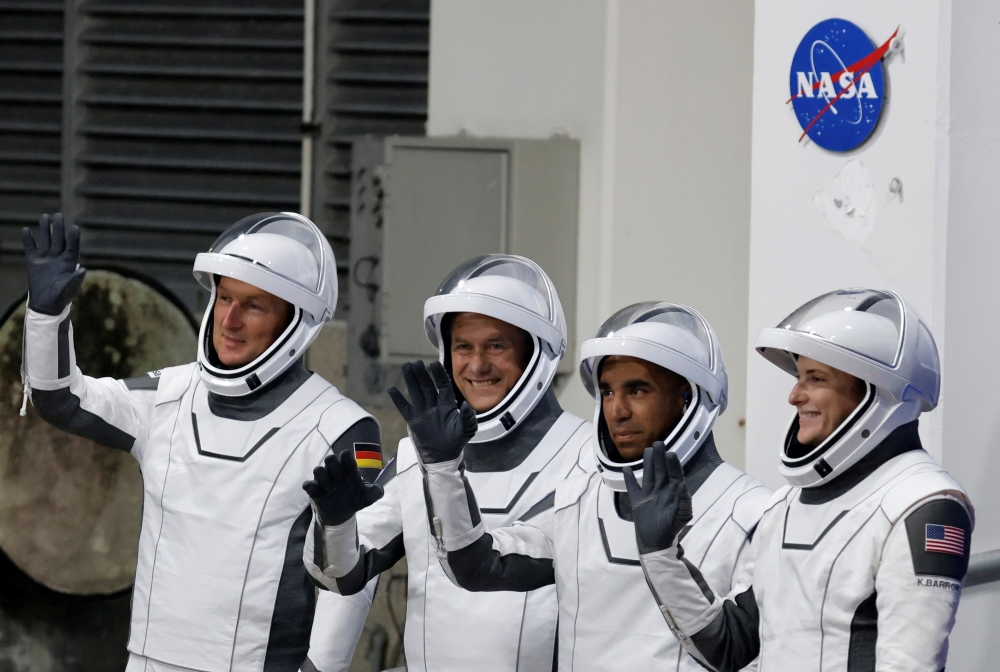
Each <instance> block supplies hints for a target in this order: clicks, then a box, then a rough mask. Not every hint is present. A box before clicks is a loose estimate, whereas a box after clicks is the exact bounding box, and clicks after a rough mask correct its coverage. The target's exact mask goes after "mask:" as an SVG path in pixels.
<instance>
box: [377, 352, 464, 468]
mask: <svg viewBox="0 0 1000 672" xmlns="http://www.w3.org/2000/svg"><path fill="white" fill-rule="evenodd" d="M431 375H433V376H434V378H433V380H432V379H431ZM403 379H404V380H405V381H406V389H407V390H408V391H409V393H410V399H412V400H413V405H412V406H411V405H410V403H409V402H408V401H406V397H404V396H403V395H402V393H401V392H400V391H399V390H397V389H396V388H395V387H390V388H389V396H390V397H392V403H394V404H396V408H397V409H399V412H400V413H401V414H402V416H403V419H404V420H406V425H407V427H409V428H410V438H411V439H413V445H414V446H415V447H416V449H417V452H418V453H419V454H420V459H421V460H422V461H423V462H424V464H435V463H437V462H450V461H451V460H454V459H456V458H457V457H458V456H459V455H460V454H461V453H462V449H463V448H465V444H467V443H468V442H469V440H470V439H471V438H472V437H473V436H475V435H476V429H477V428H478V426H479V425H478V423H477V422H476V412H475V411H474V410H472V407H471V406H469V402H467V401H463V402H462V407H461V408H459V406H458V400H456V399H455V391H454V390H453V389H452V388H451V378H449V377H448V372H447V371H445V370H444V366H442V365H441V362H431V372H430V374H428V373H427V369H426V368H425V367H424V363H423V362H419V361H418V362H408V363H406V364H403Z"/></svg>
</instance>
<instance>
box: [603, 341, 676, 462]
mask: <svg viewBox="0 0 1000 672" xmlns="http://www.w3.org/2000/svg"><path fill="white" fill-rule="evenodd" d="M599 386H600V390H601V409H602V411H603V413H604V422H605V423H606V424H607V426H608V432H609V433H610V434H611V440H612V441H613V442H614V444H615V448H617V449H618V454H619V455H621V457H622V459H623V460H625V461H626V462H633V461H635V460H638V459H640V458H641V457H642V453H643V451H644V450H645V449H646V448H647V447H649V446H651V445H653V442H654V441H660V440H662V439H663V438H664V437H666V436H667V434H669V433H670V431H671V430H673V428H674V427H676V426H677V423H678V422H679V421H680V419H681V417H683V415H684V393H685V392H688V393H690V392H691V385H690V384H689V383H688V382H687V380H685V379H684V378H683V377H682V376H678V375H677V374H676V373H673V372H672V371H667V370H666V369H664V368H663V367H661V366H657V365H656V364H653V363H652V362H647V361H646V360H643V359H637V358H635V357H622V356H618V355H614V356H611V357H608V358H606V359H605V360H604V361H603V362H602V364H601V377H600V380H599Z"/></svg>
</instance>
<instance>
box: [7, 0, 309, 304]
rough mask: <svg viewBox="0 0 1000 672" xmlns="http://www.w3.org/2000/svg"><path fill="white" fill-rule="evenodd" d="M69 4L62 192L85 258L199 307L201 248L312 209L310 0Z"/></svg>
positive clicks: (73, 1) (201, 296)
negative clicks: (229, 233)
mask: <svg viewBox="0 0 1000 672" xmlns="http://www.w3.org/2000/svg"><path fill="white" fill-rule="evenodd" d="M70 4H71V5H72V6H73V8H74V11H73V16H72V17H70V21H69V22H68V24H69V28H68V32H67V36H68V39H67V51H68V53H67V58H66V67H67V71H68V72H70V73H71V75H72V77H71V79H72V81H71V82H70V83H69V85H68V86H67V90H66V99H67V105H68V110H67V116H66V148H65V152H66V153H65V160H64V183H63V195H64V201H65V203H64V208H65V211H66V212H67V215H68V216H70V217H71V218H72V219H73V220H74V221H76V222H77V223H79V224H80V225H81V226H82V227H83V229H84V236H83V255H84V261H85V262H87V261H88V260H93V262H91V263H101V264H109V263H110V264H116V265H120V266H124V267H126V268H129V269H132V270H134V271H138V272H141V273H147V274H153V275H155V276H156V277H157V279H158V280H160V282H162V283H163V284H164V285H166V286H167V287H169V288H170V289H171V290H173V291H174V292H176V293H177V295H178V296H179V297H180V298H181V300H182V301H183V302H184V303H185V305H186V306H187V307H188V309H189V310H191V311H192V312H193V313H195V314H197V313H199V312H200V311H201V310H202V309H203V308H204V304H205V299H206V297H205V296H204V291H203V290H202V289H201V288H200V287H198V285H197V284H196V283H195V281H194V279H193V278H192V276H191V263H192V262H193V261H194V257H195V255H196V254H197V253H198V252H200V251H204V250H205V249H207V247H208V246H209V245H210V244H211V242H212V240H213V239H214V238H215V237H216V236H217V235H218V234H219V233H220V232H221V231H222V230H223V229H224V228H225V227H226V226H228V225H229V224H232V223H233V222H235V221H236V220H237V219H239V218H241V217H243V216H246V215H248V214H251V213H253V212H260V211H268V210H293V211H297V210H299V206H300V202H299V193H300V185H301V180H300V174H301V150H300V144H301V128H300V126H301V124H300V116H301V110H302V102H301V101H302V50H303V39H302V35H303V30H302V26H303V5H302V0H242V1H241V0H201V1H196V0H168V1H167V2H153V3H150V2H148V1H144V0H113V1H109V0H97V1H92V0H90V1H88V0H71V2H70ZM0 189H2V185H0Z"/></svg>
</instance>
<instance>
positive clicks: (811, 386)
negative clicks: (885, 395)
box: [788, 357, 866, 448]
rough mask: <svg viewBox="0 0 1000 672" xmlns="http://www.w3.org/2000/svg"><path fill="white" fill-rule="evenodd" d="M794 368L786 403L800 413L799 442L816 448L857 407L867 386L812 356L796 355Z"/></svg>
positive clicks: (858, 379)
mask: <svg viewBox="0 0 1000 672" xmlns="http://www.w3.org/2000/svg"><path fill="white" fill-rule="evenodd" d="M796 367H797V368H798V370H799V381H798V382H797V383H795V387H793V388H792V392H791V394H789V395H788V403H789V404H791V405H792V406H794V407H795V408H796V410H797V411H798V413H799V433H798V440H799V443H801V444H802V445H803V446H806V447H808V448H815V447H816V446H818V445H819V444H821V443H823V442H824V441H826V439H827V438H828V437H829V436H830V435H831V434H833V432H834V430H835V429H837V427H840V425H841V424H842V423H843V422H844V420H846V419H847V416H849V415H850V414H851V412H852V411H854V409H855V408H857V407H858V404H860V403H861V400H862V399H864V397H865V389H866V387H865V384H864V381H862V380H861V379H860V378H855V377H854V376H852V375H850V374H849V373H844V372H843V371H840V370H838V369H835V368H833V367H831V366H827V365H826V364H821V363H820V362H817V361H816V360H815V359H809V358H808V357H799V358H798V360H797V362H796Z"/></svg>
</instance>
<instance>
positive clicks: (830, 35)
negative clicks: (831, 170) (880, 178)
mask: <svg viewBox="0 0 1000 672" xmlns="http://www.w3.org/2000/svg"><path fill="white" fill-rule="evenodd" d="M890 40H891V38H890ZM888 47H889V41H887V42H886V43H885V44H884V45H882V46H881V47H878V48H876V46H875V44H874V43H873V42H872V41H871V39H870V38H869V37H868V36H867V35H865V32H864V31H863V30H861V29H860V28H858V27H857V26H856V25H854V24H853V23H851V22H850V21H845V20H844V19H828V20H826V21H821V22H820V23H817V24H816V25H815V26H813V27H812V28H811V29H809V32H808V33H806V35H805V37H803V38H802V41H801V42H799V47H798V49H796V50H795V57H794V58H792V72H791V74H790V76H789V79H788V84H789V89H790V95H791V103H792V107H793V108H794V109H795V118H796V119H798V121H799V124H800V125H801V126H802V135H801V136H800V137H799V140H802V139H803V138H804V137H805V136H807V135H808V136H809V139H810V140H812V141H813V142H815V143H816V144H817V145H819V146H820V147H822V148H823V149H828V150H830V151H834V152H846V151H849V150H852V149H854V148H855V147H858V146H859V145H861V144H862V143H863V142H864V141H865V140H867V139H868V137H869V136H870V135H871V134H872V131H874V130H875V126H877V125H878V120H879V117H881V116H882V106H883V103H884V102H885V76H884V73H883V71H882V57H883V56H884V55H885V53H886V50H887V49H888Z"/></svg>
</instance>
